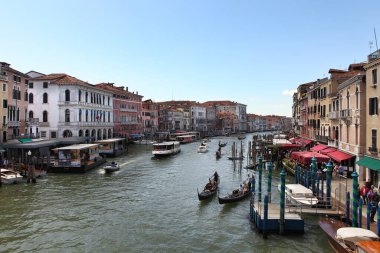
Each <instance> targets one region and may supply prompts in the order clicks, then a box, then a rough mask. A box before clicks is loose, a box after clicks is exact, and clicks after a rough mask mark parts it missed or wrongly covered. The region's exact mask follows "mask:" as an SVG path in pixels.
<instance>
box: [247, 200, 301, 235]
mask: <svg viewBox="0 0 380 253" xmlns="http://www.w3.org/2000/svg"><path fill="white" fill-rule="evenodd" d="M250 218H251V221H252V223H253V225H254V226H255V228H256V229H257V230H258V231H259V232H263V231H264V203H257V202H256V203H255V204H252V209H251V216H250ZM280 222H281V220H280V205H279V204H272V203H268V220H267V224H266V228H265V230H266V232H279V231H280ZM304 225H305V222H304V220H303V218H302V217H301V216H300V215H299V214H298V213H295V212H290V211H289V210H285V216H284V232H291V233H303V232H304Z"/></svg>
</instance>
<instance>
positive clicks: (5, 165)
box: [3, 158, 8, 169]
mask: <svg viewBox="0 0 380 253" xmlns="http://www.w3.org/2000/svg"><path fill="white" fill-rule="evenodd" d="M3 165H4V168H5V169H8V159H7V158H4V162H3Z"/></svg>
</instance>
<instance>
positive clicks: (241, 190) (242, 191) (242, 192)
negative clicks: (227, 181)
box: [239, 184, 244, 195]
mask: <svg viewBox="0 0 380 253" xmlns="http://www.w3.org/2000/svg"><path fill="white" fill-rule="evenodd" d="M239 193H240V194H242V195H243V194H244V187H243V185H242V184H241V185H240V188H239Z"/></svg>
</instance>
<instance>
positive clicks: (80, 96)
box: [78, 90, 82, 102]
mask: <svg viewBox="0 0 380 253" xmlns="http://www.w3.org/2000/svg"><path fill="white" fill-rule="evenodd" d="M78 101H79V102H80V101H82V91H81V90H79V91H78Z"/></svg>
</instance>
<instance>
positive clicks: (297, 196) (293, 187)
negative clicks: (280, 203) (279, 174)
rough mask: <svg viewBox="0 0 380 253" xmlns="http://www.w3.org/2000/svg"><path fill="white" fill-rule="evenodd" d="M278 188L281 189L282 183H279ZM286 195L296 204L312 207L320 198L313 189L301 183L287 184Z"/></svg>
mask: <svg viewBox="0 0 380 253" xmlns="http://www.w3.org/2000/svg"><path fill="white" fill-rule="evenodd" d="M278 190H279V191H281V184H279V185H278ZM285 196H286V199H287V200H288V201H289V202H290V203H291V204H294V205H302V206H309V207H311V206H314V205H316V204H318V198H317V197H315V196H314V194H313V192H312V190H310V189H309V188H306V187H305V186H303V185H301V184H286V185H285Z"/></svg>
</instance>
